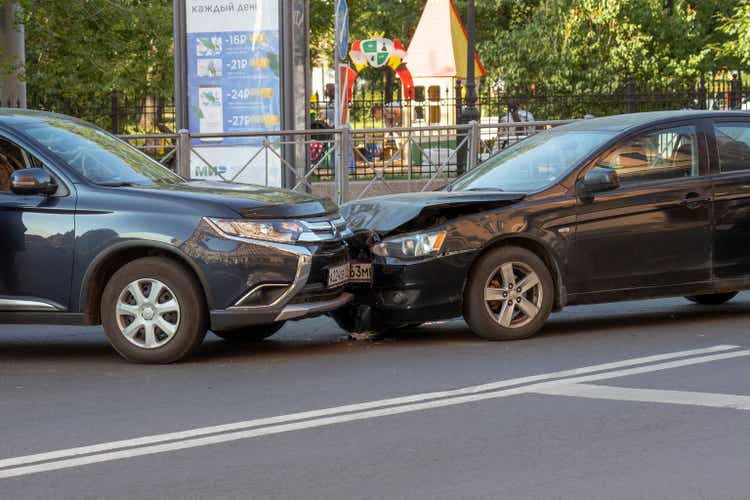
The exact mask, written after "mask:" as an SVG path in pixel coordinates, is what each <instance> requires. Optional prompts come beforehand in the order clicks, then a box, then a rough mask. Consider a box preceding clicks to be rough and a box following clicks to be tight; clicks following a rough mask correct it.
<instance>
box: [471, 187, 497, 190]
mask: <svg viewBox="0 0 750 500" xmlns="http://www.w3.org/2000/svg"><path fill="white" fill-rule="evenodd" d="M464 191H502V189H500V188H491V187H483V188H469V189H464Z"/></svg>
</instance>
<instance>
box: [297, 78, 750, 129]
mask: <svg viewBox="0 0 750 500" xmlns="http://www.w3.org/2000/svg"><path fill="white" fill-rule="evenodd" d="M456 83H457V82H454V83H453V84H452V85H451V86H450V87H453V86H454V85H456ZM394 89H395V90H394V91H393V92H392V93H390V94H388V93H387V92H382V91H369V90H359V91H355V93H354V95H353V98H352V101H351V103H350V106H349V116H350V121H351V123H352V126H353V127H354V128H381V127H393V126H400V125H410V126H435V125H447V124H450V123H459V122H460V111H461V108H462V106H463V102H462V99H461V88H460V85H459V86H458V87H455V88H448V87H446V86H442V87H441V86H433V87H424V86H417V87H416V91H415V97H414V99H412V100H404V99H402V96H401V88H400V86H395V87H394ZM478 91H479V92H478V97H477V107H478V108H479V110H480V115H481V117H482V122H484V123H495V122H498V121H500V120H502V119H503V118H504V117H506V116H507V115H508V110H509V105H510V104H511V103H516V104H517V105H518V108H519V109H522V110H524V111H527V112H529V113H531V114H532V115H533V117H534V118H535V119H536V120H562V119H567V118H570V117H583V116H585V115H594V116H605V115H613V114H620V113H635V112H640V111H661V110H669V109H683V108H690V109H707V110H712V109H741V108H747V107H748V105H749V103H750V86H748V85H747V84H743V77H742V74H740V73H739V72H735V73H733V74H728V73H726V72H724V73H722V76H721V77H716V76H715V75H714V76H713V77H704V78H701V79H699V80H698V81H696V82H692V83H681V84H674V85H657V84H652V83H644V82H641V81H639V80H637V79H635V78H632V77H629V78H625V79H623V80H622V81H621V82H603V83H601V84H600V85H594V86H575V87H572V88H566V89H561V88H556V87H552V86H546V85H543V84H528V85H518V86H513V87H505V88H499V87H498V86H493V85H491V84H488V83H482V84H481V85H480V86H479V89H478ZM332 109H333V103H332V102H325V101H318V100H317V99H314V100H313V105H312V110H313V112H314V114H315V116H316V117H317V118H319V119H320V120H326V118H327V117H328V116H329V115H332Z"/></svg>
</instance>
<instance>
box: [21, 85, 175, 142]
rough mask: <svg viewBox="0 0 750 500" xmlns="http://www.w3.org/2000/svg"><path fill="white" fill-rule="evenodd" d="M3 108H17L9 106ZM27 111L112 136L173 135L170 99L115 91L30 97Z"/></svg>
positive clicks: (173, 116)
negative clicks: (60, 117)
mask: <svg viewBox="0 0 750 500" xmlns="http://www.w3.org/2000/svg"><path fill="white" fill-rule="evenodd" d="M6 104H7V105H8V107H17V106H15V105H14V103H12V102H11V103H6ZM28 107H29V108H31V109H40V110H43V111H52V112H56V113H62V114H65V115H71V116H75V117H77V118H81V119H82V120H86V121H88V122H91V123H94V124H96V125H98V126H99V127H101V128H103V129H105V130H108V131H110V132H112V133H114V134H169V133H175V132H176V129H175V111H174V110H175V108H174V99H173V98H172V97H171V96H169V97H164V96H156V95H142V96H129V95H125V94H121V93H120V92H118V91H114V92H111V93H109V94H107V95H96V96H91V97H89V98H86V99H80V98H79V99H69V98H60V97H50V96H45V95H31V96H30V97H29V102H28Z"/></svg>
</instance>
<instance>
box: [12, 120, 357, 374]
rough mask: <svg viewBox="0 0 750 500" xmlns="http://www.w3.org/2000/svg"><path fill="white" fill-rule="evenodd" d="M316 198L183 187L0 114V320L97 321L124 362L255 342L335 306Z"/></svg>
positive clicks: (334, 257) (324, 224) (122, 155)
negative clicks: (218, 340)
mask: <svg viewBox="0 0 750 500" xmlns="http://www.w3.org/2000/svg"><path fill="white" fill-rule="evenodd" d="M348 236H350V233H349V231H348V229H347V227H346V223H345V222H344V220H343V219H342V218H341V217H340V216H339V215H338V212H337V207H336V206H335V204H333V203H332V202H329V201H328V200H321V199H317V198H314V197H311V196H308V195H305V194H300V193H296V192H292V191H287V190H282V189H274V188H266V187H259V186H250V185H242V184H232V183H225V182H207V181H202V182H198V181H187V180H185V179H183V178H181V177H179V176H177V175H176V174H174V173H172V172H171V171H170V170H168V169H166V168H164V167H163V166H161V165H160V164H158V163H157V162H155V161H153V160H151V159H150V158H149V157H148V156H146V155H144V154H142V153H141V152H140V151H138V150H136V149H135V148H133V147H131V146H129V145H127V144H126V143H124V142H122V141H120V140H119V139H117V138H115V137H113V136H111V135H109V134H107V133H106V132H104V131H102V130H100V129H98V128H96V127H93V126H91V125H89V124H86V123H84V122H81V121H79V120H76V119H73V118H69V117H66V116H61V115H52V114H45V113H39V112H26V111H19V110H0V256H2V258H0V323H47V324H88V325H92V324H103V326H104V330H105V331H106V334H107V337H108V339H109V341H110V343H111V344H112V346H113V347H114V348H115V349H116V350H117V352H119V353H120V354H121V355H122V356H124V357H125V358H127V359H129V360H132V361H138V362H150V363H168V362H173V361H176V360H179V359H182V358H184V357H185V356H187V355H188V354H190V352H191V351H193V349H194V348H195V347H196V346H198V345H199V344H200V343H201V341H202V340H203V338H204V336H205V334H206V331H207V329H209V328H210V329H211V330H212V331H214V332H215V333H216V334H218V335H219V336H221V337H223V338H225V339H228V340H234V341H243V340H259V339H262V338H266V337H268V336H270V335H272V334H273V333H275V332H276V331H278V330H279V328H281V326H282V325H283V324H284V322H285V321H286V320H291V319H300V318H304V317H309V316H313V315H317V314H323V313H327V312H329V311H331V310H333V309H336V308H338V307H340V306H341V305H343V304H346V303H347V302H348V301H349V300H351V298H352V296H351V294H349V293H347V292H346V283H347V281H348V280H349V256H348V250H347V245H346V243H345V241H344V240H345V239H346V238H347V237H348Z"/></svg>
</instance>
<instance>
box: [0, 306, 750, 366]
mask: <svg viewBox="0 0 750 500" xmlns="http://www.w3.org/2000/svg"><path fill="white" fill-rule="evenodd" d="M622 304H623V305H622V306H618V307H613V305H612V304H609V305H595V306H578V307H571V308H568V309H566V310H565V311H563V312H561V313H556V314H553V315H552V316H551V317H550V318H549V320H548V321H547V324H546V325H545V327H544V329H543V330H542V332H541V334H540V335H539V336H536V337H534V339H533V340H535V341H542V340H543V339H544V338H545V337H558V336H573V335H592V334H600V333H615V334H616V333H621V334H622V333H624V334H628V335H630V334H632V333H633V331H634V330H637V331H643V330H644V328H647V327H661V326H676V325H693V324H696V323H701V324H702V325H703V326H704V327H706V328H707V329H708V330H710V328H711V325H712V323H715V322H717V321H718V320H726V319H728V318H731V319H733V320H742V321H743V322H744V321H746V320H748V319H750V300H749V301H736V302H729V303H727V304H724V305H720V306H699V305H695V304H688V303H685V304H679V303H668V304H664V303H663V302H662V303H659V302H638V303H622ZM643 309H646V310H643ZM12 328H13V326H11V325H6V326H3V327H2V329H0V373H1V372H2V368H3V364H4V363H13V362H61V363H79V364H80V363H107V364H109V363H111V362H112V361H115V362H117V361H122V363H126V362H125V361H124V360H121V358H120V357H119V356H118V355H117V353H116V352H115V351H114V350H113V349H112V348H111V347H110V346H109V345H108V344H107V341H106V338H105V336H104V332H103V331H102V329H101V328H99V327H79V328H76V327H62V328H63V331H62V334H57V332H56V330H55V327H47V326H44V327H38V328H39V331H38V332H37V330H36V328H35V327H31V326H24V327H23V329H24V331H23V332H17V331H13V330H12ZM4 331H5V332H11V335H9V336H4V335H3V333H4ZM25 331H29V332H33V334H31V335H28V336H26V335H24V332H25ZM475 342H476V343H484V342H485V341H484V340H482V339H480V338H479V337H477V336H476V335H474V333H473V332H472V331H471V329H470V328H469V327H468V325H466V323H464V322H463V321H462V320H460V319H456V320H449V321H441V322H435V323H428V324H425V325H423V326H420V327H415V328H406V329H403V330H398V331H395V332H390V333H388V334H386V335H379V336H374V337H368V338H365V339H360V340H355V339H353V338H351V337H350V336H349V335H348V334H347V333H346V332H344V331H343V330H340V329H339V328H338V327H336V325H335V324H334V323H333V322H332V321H329V320H325V319H315V320H305V321H304V322H300V323H291V324H289V325H287V326H285V327H284V328H283V329H282V330H281V331H280V332H279V334H277V335H276V336H274V337H273V338H271V339H267V340H265V341H262V342H254V343H247V344H239V345H238V344H232V343H229V342H225V341H223V340H221V339H219V338H218V337H216V336H214V335H213V334H212V333H210V332H209V334H208V335H207V336H206V340H205V341H204V343H203V345H202V346H201V347H200V348H199V349H198V350H197V351H196V353H195V354H194V355H193V356H192V357H191V358H190V359H189V360H187V361H185V362H183V363H180V364H179V365H178V366H184V365H186V364H187V365H189V364H203V363H222V362H241V361H245V360H246V361H253V360H258V359H262V360H282V359H292V358H296V357H298V356H305V357H315V356H325V355H329V354H338V353H342V354H343V353H346V352H357V351H363V350H365V351H366V350H368V349H377V350H378V351H379V352H380V353H381V354H382V352H384V351H385V352H387V351H388V350H402V349H404V348H409V347H422V348H424V347H428V346H439V345H450V344H466V343H475ZM519 342H524V341H519ZM6 366H7V365H6Z"/></svg>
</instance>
